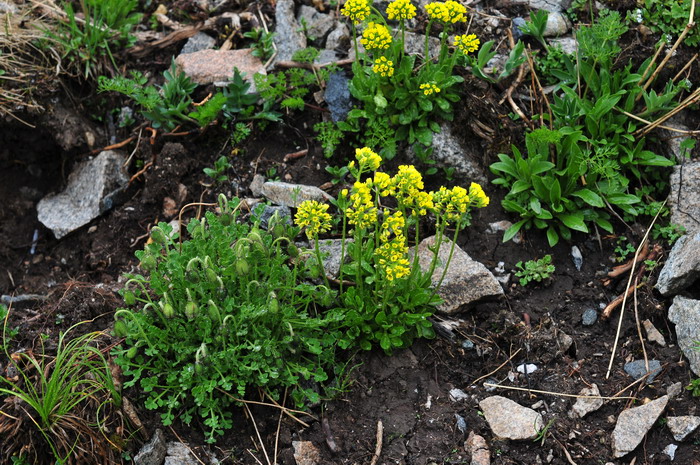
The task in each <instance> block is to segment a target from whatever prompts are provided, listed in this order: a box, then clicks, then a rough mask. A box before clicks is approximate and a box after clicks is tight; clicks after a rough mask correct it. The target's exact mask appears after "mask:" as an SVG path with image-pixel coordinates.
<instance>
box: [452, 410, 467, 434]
mask: <svg viewBox="0 0 700 465" xmlns="http://www.w3.org/2000/svg"><path fill="white" fill-rule="evenodd" d="M455 419H456V420H457V429H458V430H460V431H461V432H462V433H464V434H466V432H467V422H466V421H465V420H464V418H462V417H461V416H460V415H457V414H456V413H455Z"/></svg>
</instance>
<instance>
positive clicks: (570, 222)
mask: <svg viewBox="0 0 700 465" xmlns="http://www.w3.org/2000/svg"><path fill="white" fill-rule="evenodd" d="M557 219H559V220H560V221H561V222H562V223H564V225H565V226H566V227H567V228H569V229H573V230H575V231H581V232H585V233H587V232H588V228H587V227H586V223H584V221H583V213H581V212H575V213H561V214H559V215H557Z"/></svg>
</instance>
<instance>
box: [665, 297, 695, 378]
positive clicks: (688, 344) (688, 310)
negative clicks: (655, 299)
mask: <svg viewBox="0 0 700 465" xmlns="http://www.w3.org/2000/svg"><path fill="white" fill-rule="evenodd" d="M668 319H669V320H671V322H672V323H675V325H676V338H677V339H678V346H679V347H680V348H681V350H682V351H683V353H684V354H685V356H686V357H688V360H689V361H690V369H691V370H692V371H693V373H695V376H700V350H697V349H696V347H697V343H698V341H700V300H693V299H687V298H685V297H683V296H680V295H679V296H676V297H675V298H674V299H673V304H672V305H671V308H669V309H668Z"/></svg>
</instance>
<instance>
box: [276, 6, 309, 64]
mask: <svg viewBox="0 0 700 465" xmlns="http://www.w3.org/2000/svg"><path fill="white" fill-rule="evenodd" d="M275 24H276V26H275V39H274V40H275V46H276V47H277V55H276V56H275V62H278V61H289V60H291V59H292V55H294V52H296V51H297V50H301V49H304V48H306V36H305V35H304V33H303V32H302V31H301V27H300V25H299V22H298V21H297V20H296V18H295V17H294V0H279V1H278V2H277V7H276V8H275Z"/></svg>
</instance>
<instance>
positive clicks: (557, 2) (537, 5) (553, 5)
mask: <svg viewBox="0 0 700 465" xmlns="http://www.w3.org/2000/svg"><path fill="white" fill-rule="evenodd" d="M528 3H529V4H530V9H532V10H546V11H549V12H550V13H553V12H560V11H566V9H567V8H569V7H570V6H571V0H528Z"/></svg>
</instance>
